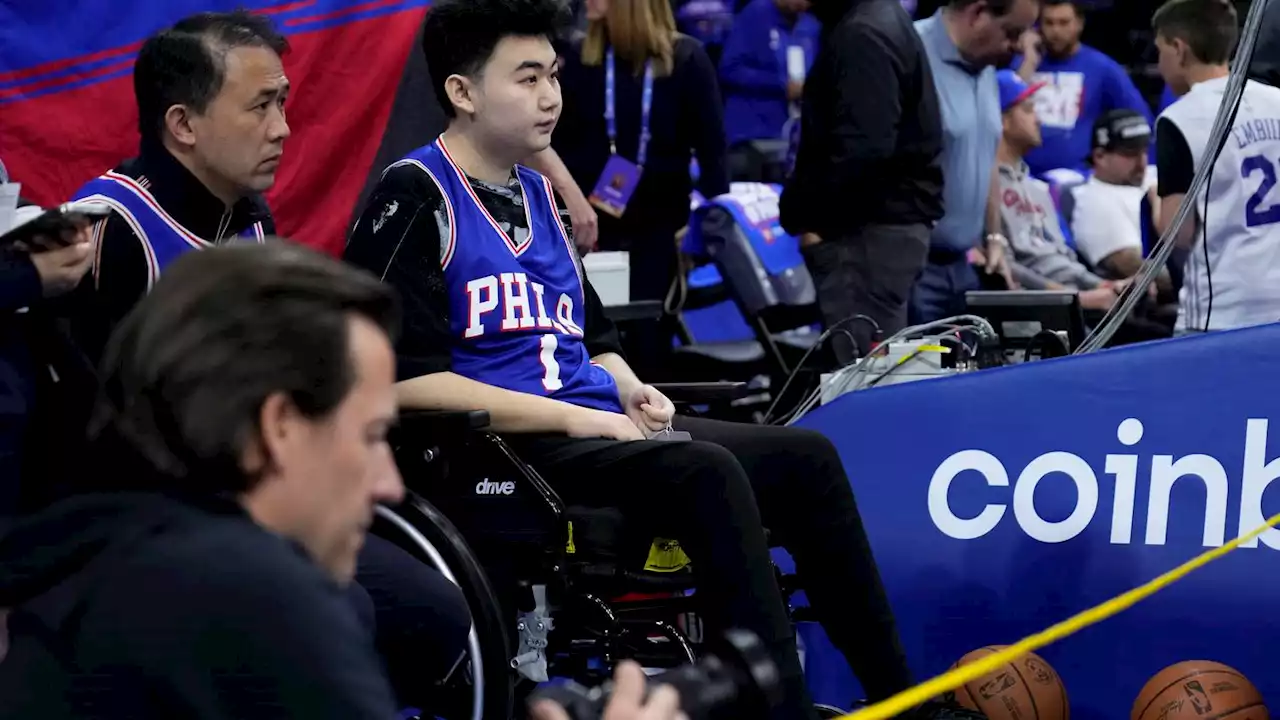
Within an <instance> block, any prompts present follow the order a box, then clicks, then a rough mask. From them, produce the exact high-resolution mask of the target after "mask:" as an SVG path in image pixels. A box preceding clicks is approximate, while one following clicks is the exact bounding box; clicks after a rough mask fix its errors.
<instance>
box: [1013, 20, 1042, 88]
mask: <svg viewBox="0 0 1280 720" xmlns="http://www.w3.org/2000/svg"><path fill="white" fill-rule="evenodd" d="M1018 52H1019V53H1021V54H1022V64H1021V65H1019V66H1018V76H1019V77H1021V78H1022V79H1023V80H1026V81H1027V82H1031V78H1032V76H1034V75H1035V72H1036V70H1038V69H1039V68H1040V61H1041V60H1042V59H1043V54H1042V53H1041V51H1040V33H1038V32H1036V31H1035V30H1027V31H1025V32H1023V33H1022V35H1021V36H1020V37H1019V38H1018Z"/></svg>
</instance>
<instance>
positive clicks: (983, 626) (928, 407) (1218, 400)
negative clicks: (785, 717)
mask: <svg viewBox="0 0 1280 720" xmlns="http://www.w3.org/2000/svg"><path fill="white" fill-rule="evenodd" d="M1278 347H1280V325H1272V326H1265V327H1260V328H1252V329H1246V330H1238V331H1231V332H1223V333H1215V334H1210V335H1205V336H1198V337H1190V338H1183V339H1178V340H1170V341H1164V342H1159V343H1152V344H1148V345H1141V346H1130V347H1124V348H1118V349H1114V350H1109V351H1106V352H1102V353H1097V354H1093V355H1088V356H1083V357H1072V358H1064V359H1060V360H1050V361H1044V362H1039V363H1030V364H1027V365H1022V366H1018V367H1013V368H1005V369H999V370H991V371H984V372H979V373H973V374H970V375H965V376H958V377H954V378H946V379H938V380H929V381H924V382H917V383H909V384H902V385H894V386H891V387H886V388H875V389H871V390H866V391H860V392H856V393H852V394H849V395H845V396H843V397H842V398H840V399H839V400H837V401H835V402H834V403H831V404H829V405H827V406H824V407H822V408H820V409H818V410H817V411H815V412H813V413H812V414H810V415H809V416H808V417H806V418H805V419H804V420H803V421H802V423H801V424H802V425H804V426H807V427H810V428H813V429H816V430H820V431H822V432H824V433H825V434H826V435H827V436H828V437H830V438H831V439H832V440H833V442H834V443H835V444H836V446H837V448H838V449H839V451H840V454H841V456H842V458H843V460H844V462H845V465H846V467H847V469H848V472H849V476H850V478H851V481H852V483H853V486H854V491H855V493H856V494H857V498H858V504H859V507H860V508H861V511H862V515H863V518H864V520H865V523H866V527H867V531H868V533H869V534H870V537H871V544H872V547H873V548H874V550H875V553H876V557H877V560H878V562H879V565H880V570H881V573H882V575H883V577H884V581H885V584H886V586H887V588H888V592H889V595H890V597H891V599H892V602H893V606H894V608H895V611H896V613H897V619H898V626H899V630H900V632H901V634H902V638H903V642H904V644H905V646H906V648H907V651H908V655H909V657H910V658H911V659H912V663H913V667H914V669H915V670H916V672H917V673H918V675H919V677H920V679H925V678H927V677H930V676H933V675H935V674H937V673H939V672H942V671H943V670H945V669H946V668H947V667H948V666H950V665H951V664H952V663H953V662H955V660H956V659H958V658H959V657H960V656H962V655H964V654H965V653H966V652H968V651H970V650H973V649H975V648H978V647H982V646H985V645H997V644H1009V643H1013V642H1015V641H1017V640H1019V639H1021V638H1023V637H1025V636H1026V635H1029V634H1031V633H1034V632H1036V631H1038V630H1041V629H1043V628H1045V627H1047V626H1049V625H1051V624H1053V623H1055V622H1057V621H1059V620H1062V619H1064V618H1066V617H1068V616H1070V615H1073V614H1075V613H1077V612H1079V611H1081V610H1084V609H1086V608H1089V607H1091V606H1093V605H1096V604H1098V603H1100V602H1102V601H1104V600H1107V599H1109V598H1111V597H1113V596H1115V595H1118V594H1120V593H1122V592H1124V591H1126V590H1128V589H1130V588H1132V587H1135V586H1137V585H1140V584H1142V583H1143V582H1146V581H1148V580H1150V579H1151V578H1153V577H1155V576H1157V575H1159V574H1160V573H1162V572H1164V571H1166V570H1169V569H1170V568H1173V567H1174V566H1176V565H1178V564H1180V563H1182V562H1184V561H1185V560H1187V559H1189V558H1191V557H1192V556H1194V555H1197V554H1199V553H1200V552H1202V551H1203V550H1204V549H1205V548H1207V547H1214V546H1218V545H1221V544H1222V543H1223V542H1225V541H1226V540H1229V539H1231V538H1234V537H1236V536H1237V535H1240V534H1243V533H1246V532H1248V531H1249V530H1251V529H1253V528H1254V527H1257V526H1259V525H1261V524H1262V523H1263V521H1264V520H1265V518H1266V516H1268V515H1270V514H1274V513H1276V512H1280V492H1269V490H1270V487H1271V485H1273V484H1277V485H1280V483H1273V481H1274V480H1275V479H1276V478H1277V477H1280V459H1277V456H1280V428H1272V427H1271V426H1270V421H1271V419H1272V418H1271V415H1272V413H1273V412H1276V409H1275V408H1276V399H1277V398H1278V397H1280V378H1278V377H1277V375H1276V373H1274V372H1272V371H1271V369H1272V368H1273V367H1274V365H1275V355H1274V351H1275V348H1278ZM1273 437H1275V438H1276V440H1274V441H1273V440H1271V438H1273ZM1278 549H1280V531H1277V530H1269V531H1267V532H1266V533H1265V534H1264V535H1263V536H1262V537H1261V538H1260V539H1258V540H1255V541H1251V542H1250V543H1248V544H1246V546H1244V547H1241V548H1240V549H1238V550H1236V551H1235V552H1233V553H1230V554H1228V555H1227V556H1226V557H1224V558H1223V559H1221V560H1219V561H1217V562H1216V563H1213V564H1211V565H1209V566H1208V567H1206V568H1204V569H1203V570H1200V571H1198V572H1196V573H1193V574H1192V575H1191V576H1190V577H1188V578H1186V579H1184V580H1182V581H1181V582H1178V583H1176V584H1174V585H1173V586H1172V587H1170V588H1168V589H1166V590H1164V591H1162V592H1160V593H1159V594H1157V595H1156V596H1155V597H1153V598H1151V599H1150V600H1147V601H1145V602H1142V603H1140V604H1138V605H1137V606H1136V607H1134V608H1132V609H1131V610H1129V611H1127V612H1125V613H1122V614H1121V615H1119V616H1117V617H1114V618H1112V619H1110V620H1107V621H1105V622H1103V623H1102V624H1100V625H1097V626H1094V627H1092V628H1089V629H1086V630H1084V631H1082V632H1080V633H1078V634H1076V635H1074V636H1072V637H1070V638H1067V639H1066V640H1063V641H1062V642H1060V643H1058V644H1055V645H1053V646H1050V647H1048V648H1046V649H1044V650H1043V651H1042V652H1041V655H1043V657H1044V658H1045V659H1046V660H1048V661H1049V663H1050V664H1052V665H1053V666H1054V667H1055V668H1056V669H1057V670H1058V671H1059V673H1060V674H1061V676H1062V678H1063V679H1064V681H1065V683H1066V688H1067V693H1068V695H1069V697H1070V701H1071V716H1072V718H1074V719H1076V720H1116V718H1125V717H1128V713H1129V710H1130V707H1131V705H1132V703H1133V701H1134V699H1135V698H1136V697H1137V695H1138V692H1139V690H1140V689H1141V688H1142V685H1143V684H1144V683H1145V682H1146V681H1147V680H1148V679H1149V678H1151V676H1153V675H1155V674H1156V673H1157V672H1159V671H1160V670H1161V669H1163V668H1165V667H1167V666H1169V665H1172V664H1173V663H1176V662H1180V661H1183V660H1213V661H1217V662H1221V663H1225V664H1227V665H1230V666H1232V667H1234V668H1236V669H1237V670H1239V671H1240V672H1241V673H1242V674H1243V675H1244V676H1245V677H1247V678H1249V679H1250V680H1251V681H1252V682H1253V683H1254V685H1256V686H1257V687H1258V688H1259V690H1261V691H1262V693H1263V696H1264V697H1265V698H1266V699H1267V701H1268V705H1270V706H1271V707H1272V708H1273V709H1280V674H1278V673H1277V672H1276V670H1277V668H1278V667H1280V661H1277V660H1276V659H1275V653H1274V647H1275V639H1276V638H1277V637H1280V623H1276V622H1275V620H1274V617H1275V608H1276V607H1278V606H1280V573H1277V567H1278V563H1277V561H1278V560H1280V556H1278V555H1276V552H1275V551H1276V550H1278ZM803 637H804V639H805V640H806V641H807V646H808V648H807V650H808V652H807V662H808V671H809V675H810V679H811V682H812V685H813V687H814V692H815V696H817V698H818V699H819V700H820V701H827V702H833V703H837V704H841V705H847V704H848V702H849V699H850V698H851V697H855V696H856V690H855V688H854V685H853V682H852V678H851V676H850V674H849V672H848V670H847V668H846V667H845V665H844V662H843V660H842V659H841V658H840V657H839V656H838V655H836V654H835V653H834V652H832V651H831V650H830V646H829V645H826V644H825V643H824V642H823V638H821V636H820V633H815V632H813V629H812V628H808V629H806V632H805V633H804V635H803Z"/></svg>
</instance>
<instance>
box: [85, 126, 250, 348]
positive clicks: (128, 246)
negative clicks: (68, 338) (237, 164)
mask: <svg viewBox="0 0 1280 720" xmlns="http://www.w3.org/2000/svg"><path fill="white" fill-rule="evenodd" d="M115 171H116V172H117V173H120V174H121V175H125V176H127V177H130V178H133V179H134V180H137V181H138V182H139V183H141V184H142V185H143V186H144V187H146V188H147V190H148V191H150V193H151V194H152V195H153V196H154V197H155V199H156V202H158V203H160V207H162V208H164V210H165V212H167V213H169V215H170V216H171V217H172V218H173V219H174V220H176V221H177V222H179V223H181V224H182V226H183V227H185V228H186V229H188V230H190V231H191V232H192V233H194V234H195V235H196V236H197V237H200V238H204V239H205V240H207V241H209V242H211V243H215V244H216V243H221V242H223V240H224V239H229V238H234V237H236V236H237V235H238V234H240V233H241V232H243V231H244V230H246V229H248V228H249V227H251V226H252V225H253V224H254V223H256V222H261V223H262V229H263V232H264V233H265V234H267V235H274V234H275V224H274V222H273V220H272V218H271V212H270V211H269V210H268V209H267V205H266V202H265V201H264V200H263V199H262V197H261V196H259V195H252V196H249V197H245V198H242V199H241V200H240V201H239V202H237V203H236V204H235V205H233V206H232V207H230V208H228V207H227V206H226V204H225V203H223V202H222V201H221V200H219V199H218V198H216V197H214V195H213V193H211V192H209V189H208V188H206V187H205V186H204V184H203V183H201V182H200V181H199V180H198V179H197V178H196V177H195V176H194V175H192V174H191V172H190V171H189V170H187V169H186V168H185V167H183V165H182V164H181V163H179V162H178V161H177V159H175V158H174V157H173V155H171V154H170V153H169V152H168V151H167V150H165V149H164V148H163V147H160V146H159V145H158V144H157V143H148V142H143V144H142V147H141V152H140V153H139V155H138V157H136V158H133V159H131V160H126V161H125V162H124V163H122V164H121V165H120V166H119V167H117V168H116V169H115ZM97 232H98V233H99V238H98V249H97V253H98V254H97V257H96V258H95V260H94V264H93V271H92V272H91V273H90V275H89V276H87V277H86V279H85V283H84V286H82V287H81V288H80V290H79V293H80V295H81V299H82V306H83V307H82V308H81V312H80V313H79V316H78V317H77V319H76V323H75V326H74V331H75V338H76V341H77V342H78V343H79V344H80V346H81V347H82V348H83V349H84V351H85V353H86V354H88V355H89V357H90V358H91V359H93V360H94V361H95V362H96V361H97V359H98V358H99V357H100V356H101V354H102V349H103V347H104V346H105V345H106V341H107V338H108V337H110V335H111V331H112V330H114V329H115V326H116V325H117V324H119V322H120V320H121V319H123V318H124V316H125V315H126V314H128V313H129V311H130V310H132V309H133V306H134V305H137V304H138V301H139V300H141V299H142V297H143V296H144V295H146V294H147V291H148V290H149V289H150V274H149V273H150V271H149V269H148V267H149V266H148V264H147V256H146V251H145V250H144V249H143V246H142V240H141V239H140V238H139V237H138V236H137V235H136V234H135V233H134V232H133V229H132V228H131V227H129V224H128V223H127V222H125V220H124V218H122V217H120V216H119V215H112V216H111V217H109V218H107V219H106V220H104V221H103V227H102V228H100V229H99V230H98V231H97Z"/></svg>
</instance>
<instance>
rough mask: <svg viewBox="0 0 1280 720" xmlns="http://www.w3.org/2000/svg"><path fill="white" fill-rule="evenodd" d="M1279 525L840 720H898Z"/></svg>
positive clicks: (1274, 520) (1271, 522)
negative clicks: (926, 703) (896, 718)
mask: <svg viewBox="0 0 1280 720" xmlns="http://www.w3.org/2000/svg"><path fill="white" fill-rule="evenodd" d="M1278 523H1280V514H1277V515H1273V516H1271V518H1269V519H1268V520H1267V521H1266V522H1265V523H1263V524H1262V525H1261V526H1259V527H1258V528H1255V529H1254V530H1252V531H1251V532H1249V533H1247V534H1245V535H1241V536H1240V537H1238V538H1235V539H1233V540H1231V541H1230V542H1228V543H1226V544H1225V545H1222V546H1221V547H1216V548H1212V549H1210V550H1206V551H1205V552H1203V553H1201V554H1200V555H1197V556H1196V557H1194V558H1192V559H1190V560H1188V561H1187V562H1185V563H1183V564H1181V565H1179V566H1178V567H1176V568H1174V569H1172V570H1170V571H1169V572H1167V573H1165V574H1163V575H1161V576H1160V577H1157V578H1156V579H1154V580H1152V581H1151V582H1148V583H1146V584H1145V585H1140V586H1138V587H1136V588H1134V589H1132V590H1130V591H1128V592H1126V593H1124V594H1123V595H1117V596H1116V597H1113V598H1111V599H1110V600H1107V601H1106V602H1103V603H1101V604H1099V605H1095V606H1094V607H1091V608H1089V609H1088V610H1085V611H1084V612H1081V613H1079V614H1077V615H1075V616H1073V617H1070V618H1067V619H1066V620H1063V621H1062V622H1060V623H1058V624H1057V625H1054V626H1052V627H1050V628H1047V629H1045V630H1041V631H1040V632H1038V633H1036V634H1035V635H1031V636H1028V637H1026V638H1024V639H1022V640H1020V641H1018V642H1017V643H1015V644H1013V645H1010V646H1009V647H1007V648H1005V649H1003V650H1000V651H999V652H996V653H994V654H991V655H987V656H986V657H983V658H982V659H980V660H977V661H975V662H972V663H969V664H967V665H961V666H960V667H958V668H956V669H954V670H950V671H948V672H945V673H943V674H941V675H939V676H937V677H935V678H933V679H931V680H927V681H925V682H923V683H920V684H919V685H916V686H915V687H913V688H909V689H907V690H904V691H902V692H900V693H898V694H897V695H894V696H893V697H891V698H889V699H888V700H884V701H882V702H878V703H876V704H875V705H872V706H870V707H866V708H863V709H861V710H858V711H857V712H853V713H850V714H848V715H845V716H844V717H841V718H839V720H889V719H890V718H893V717H896V716H897V715H900V714H901V713H903V712H905V711H907V710H910V709H911V708H913V707H916V706H917V705H920V704H921V703H923V702H925V701H926V700H929V699H930V698H934V697H937V696H939V695H941V694H942V693H945V692H947V691H949V690H955V689H956V688H958V687H960V686H961V685H964V684H966V683H969V682H971V681H973V680H977V679H978V678H980V677H982V676H984V675H986V674H988V673H990V672H994V671H995V670H997V669H998V668H1000V667H1001V666H1003V665H1005V664H1006V663H1008V662H1010V661H1012V660H1014V659H1016V658H1018V657H1019V656H1021V655H1025V654H1026V653H1029V652H1032V651H1034V650H1038V649H1040V648H1042V647H1044V646H1045V645H1048V644H1049V643H1053V642H1057V641H1058V640H1061V639H1062V638H1064V637H1067V636H1068V635H1071V634H1072V633H1075V632H1078V631H1080V630H1083V629H1084V628H1087V627H1089V626H1090V625H1094V624H1096V623H1099V622H1102V621H1103V620H1106V619H1107V618H1109V617H1111V616H1112V615H1116V614H1118V613H1121V612H1123V611H1125V610H1128V609H1129V608H1130V607H1133V606H1134V605H1136V604H1137V603H1138V602H1140V601H1142V600H1145V599H1147V598H1149V597H1151V596H1152V595H1154V594H1156V593H1157V592H1159V591H1161V590H1163V589H1164V588H1166V587H1168V586H1169V585H1171V584H1173V583H1175V582H1177V581H1178V580H1181V579H1182V578H1184V577H1186V576H1187V575H1188V574H1190V573H1191V572H1192V571H1193V570H1198V569H1200V568H1202V567H1204V566H1205V565H1208V564H1209V563H1211V562H1213V561H1214V560H1217V559H1218V558H1220V557H1222V556H1223V555H1226V554H1227V553H1229V552H1231V551H1232V550H1235V549H1236V548H1237V547H1239V546H1240V544H1241V543H1243V542H1245V541H1246V540H1251V539H1253V538H1255V537H1257V536H1259V535H1261V534H1262V533H1263V532H1265V531H1266V530H1267V529H1268V528H1271V527H1275V526H1276V525H1277V524H1278Z"/></svg>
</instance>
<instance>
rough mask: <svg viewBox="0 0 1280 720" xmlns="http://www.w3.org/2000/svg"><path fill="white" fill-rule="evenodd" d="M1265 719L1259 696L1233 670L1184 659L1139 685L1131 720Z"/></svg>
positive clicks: (1210, 662)
mask: <svg viewBox="0 0 1280 720" xmlns="http://www.w3.org/2000/svg"><path fill="white" fill-rule="evenodd" d="M1201 717H1212V718H1214V720H1267V718H1268V717H1269V716H1268V714H1267V707H1266V705H1263V704H1262V695H1261V694H1260V693H1259V692H1258V689H1257V688H1255V687H1254V686H1253V683H1251V682H1249V680H1248V679H1247V678H1245V676H1243V675H1241V674H1240V673H1239V672H1236V670H1235V669H1234V668H1230V667H1227V666H1226V665H1223V664H1222V663H1216V662H1212V661H1209V660H1187V661H1186V662H1180V663H1178V664H1176V665H1170V666H1169V667H1167V668H1165V669H1164V670H1161V671H1160V672H1158V673H1156V675H1155V677H1153V678H1151V679H1150V680H1148V681H1147V684H1146V685H1143V686H1142V692H1140V693H1138V699H1137V700H1135V701H1134V703H1133V712H1132V713H1131V714H1130V718H1131V720H1179V719H1181V718H1185V719H1189V718H1201Z"/></svg>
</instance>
